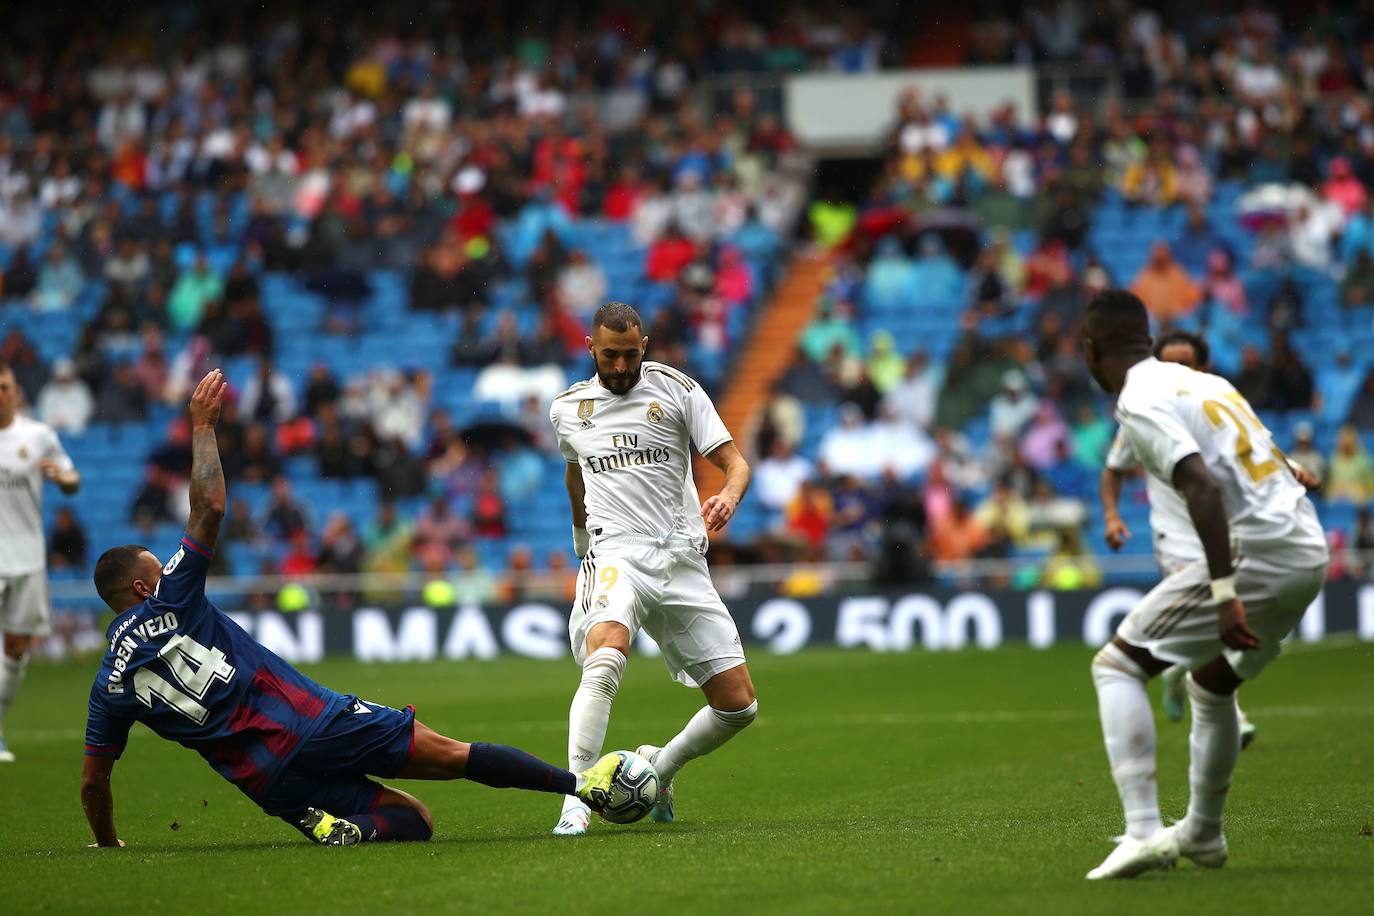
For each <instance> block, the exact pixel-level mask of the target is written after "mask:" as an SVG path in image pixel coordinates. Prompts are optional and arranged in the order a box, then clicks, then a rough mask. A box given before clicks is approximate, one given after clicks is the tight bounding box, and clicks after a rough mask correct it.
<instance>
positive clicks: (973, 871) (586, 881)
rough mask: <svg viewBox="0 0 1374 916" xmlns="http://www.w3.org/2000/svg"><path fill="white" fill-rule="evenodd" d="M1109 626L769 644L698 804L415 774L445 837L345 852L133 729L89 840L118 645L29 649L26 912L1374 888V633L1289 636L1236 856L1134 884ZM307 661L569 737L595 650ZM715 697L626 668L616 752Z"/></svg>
mask: <svg viewBox="0 0 1374 916" xmlns="http://www.w3.org/2000/svg"><path fill="white" fill-rule="evenodd" d="M1089 657H1090V653H1089V652H1088V651H1087V650H1084V649H1081V648H1077V647H1070V648H1062V649H1055V650H1052V651H1032V650H1029V649H1023V648H1010V649H1004V650H999V651H996V652H975V651H969V652H958V653H940V654H930V653H913V654H902V655H875V654H869V653H856V652H840V651H812V652H807V653H805V654H801V655H796V656H791V657H768V656H763V655H758V656H757V657H756V658H755V659H754V662H753V665H752V667H753V672H754V677H755V680H756V682H757V684H758V687H759V693H760V702H761V716H760V719H759V721H758V723H757V724H756V725H755V726H754V727H753V728H752V729H751V730H749V731H747V732H746V733H745V734H744V735H743V736H742V737H741V738H740V739H739V740H737V741H736V742H735V743H733V744H732V745H729V746H727V747H726V748H725V749H724V750H722V751H721V752H720V753H719V754H717V755H715V756H714V757H711V758H707V759H703V760H700V761H697V762H696V763H694V764H692V765H691V766H690V767H689V768H688V769H687V770H685V771H684V773H683V775H682V777H681V778H680V783H679V795H678V798H679V802H678V812H679V823H677V824H675V825H672V826H669V827H661V826H658V825H654V824H650V823H649V822H647V821H646V822H643V823H641V824H636V825H632V826H628V827H616V826H612V825H609V824H605V823H604V822H598V823H596V824H595V825H594V830H593V833H592V835H590V836H588V837H585V838H581V839H574V840H568V839H555V838H553V837H551V836H549V835H548V830H549V828H550V827H551V826H552V825H553V822H554V819H555V815H556V814H557V811H558V807H559V801H558V799H557V798H555V797H553V796H546V795H536V794H529V793H521V792H514V791H495V790H492V789H487V788H485V787H483V786H478V785H473V784H469V783H463V782H459V783H442V784H441V783H433V784H425V783H406V784H404V785H405V788H407V789H409V790H410V791H412V792H414V793H415V794H417V795H419V796H420V797H421V798H423V799H424V800H425V801H426V802H427V803H428V804H429V806H430V808H431V810H432V811H433V812H434V817H435V822H436V833H435V838H434V840H433V841H432V842H431V843H428V844H410V845H382V844H379V845H376V846H364V847H360V848H352V849H323V848H316V847H312V846H309V845H307V844H306V843H305V842H304V841H302V840H301V839H300V838H299V837H298V836H297V835H296V834H295V833H294V832H293V831H291V830H290V829H289V828H287V827H286V826H285V825H283V824H281V823H280V822H278V821H275V820H272V819H269V818H267V817H265V816H264V815H262V814H261V813H260V812H259V811H258V809H257V808H255V807H254V806H253V805H252V804H251V803H250V802H249V801H248V800H247V799H245V798H244V797H242V796H241V795H239V794H238V792H237V791H236V790H235V789H233V788H232V787H231V786H229V784H227V783H225V782H223V781H222V780H221V779H220V778H219V777H218V776H217V775H215V773H214V772H213V771H211V770H210V769H209V767H207V766H206V765H205V764H204V763H203V762H202V761H201V760H200V758H199V757H197V756H196V755H195V754H193V753H192V752H190V751H187V750H185V749H183V748H181V747H179V746H177V745H173V744H170V743H167V742H164V741H161V740H160V739H158V738H156V737H155V736H153V735H152V734H151V733H149V732H147V731H146V730H143V729H136V730H135V733H134V735H133V737H132V739H131V741H130V744H129V749H128V751H127V752H126V753H125V755H124V758H123V760H122V761H121V762H120V764H119V766H118V767H117V768H116V771H115V793H116V815H117V822H118V824H119V827H120V832H121V835H122V836H123V837H124V838H125V839H126V840H127V842H128V843H129V848H128V849H127V850H123V851H115V850H91V849H86V848H85V844H86V843H87V842H89V841H90V837H89V836H88V833H87V828H86V824H85V820H84V818H83V817H82V814H81V809H80V804H79V801H78V797H77V783H78V774H79V771H80V767H81V737H82V727H83V723H84V716H85V698H86V693H87V691H88V689H89V684H90V678H91V675H92V673H93V664H92V663H85V664H70V665H56V666H54V665H34V666H33V667H32V668H31V670H30V674H29V678H28V681H27V683H26V684H25V688H24V692H23V694H22V695H21V696H20V698H19V702H18V703H17V704H16V707H15V709H14V710H13V712H12V713H11V717H10V723H9V726H8V728H7V732H8V737H9V741H10V746H11V747H12V748H13V749H14V750H15V751H16V753H17V754H18V755H19V762H18V763H17V764H15V765H12V766H7V767H3V768H0V874H3V876H4V877H3V881H2V882H0V911H3V912H6V913H28V912H75V911H77V910H83V911H96V912H102V913H118V912H134V911H142V912H153V911H162V912H184V913H202V912H211V913H256V912H267V911H274V912H279V913H284V912H322V911H325V910H330V911H332V912H371V911H378V910H381V909H382V908H383V907H387V906H395V907H398V908H404V909H405V911H408V912H417V913H440V912H454V911H470V910H471V911H475V910H479V909H480V910H481V911H482V912H488V913H494V912H571V913H594V912H600V913H611V912H617V911H620V912H625V911H640V910H643V911H646V912H652V913H659V912H667V913H678V912H684V913H685V912H692V913H710V912H723V911H727V910H728V911H759V912H787V913H798V912H836V911H841V912H848V911H867V912H914V911H930V912H939V913H967V912H998V913H1002V912H1031V913H1039V912H1045V913H1066V912H1082V913H1143V912H1161V913H1163V912H1177V913H1185V912H1186V913H1217V912H1226V911H1236V912H1242V913H1246V914H1252V913H1299V912H1302V913H1312V912H1320V913H1322V914H1324V916H1331V914H1337V913H1355V912H1362V913H1368V912H1371V908H1374V903H1371V900H1374V836H1369V835H1368V834H1369V832H1370V825H1372V824H1374V645H1363V646H1360V645H1344V646H1339V647H1332V646H1323V647H1319V648H1318V649H1316V650H1309V651H1298V652H1294V653H1293V654H1291V655H1290V656H1285V657H1284V658H1283V659H1282V660H1281V661H1280V662H1278V663H1277V664H1275V665H1274V666H1273V667H1272V668H1271V669H1270V670H1269V671H1268V672H1267V673H1266V675H1265V677H1264V678H1262V679H1261V680H1259V681H1258V682H1256V683H1255V684H1252V685H1249V686H1247V687H1246V688H1245V690H1244V691H1243V693H1242V699H1243V701H1244V705H1245V706H1246V707H1247V709H1248V711H1249V712H1250V714H1251V716H1252V718H1254V719H1255V721H1256V722H1258V723H1259V726H1260V734H1259V740H1258V741H1257V742H1256V744H1255V746H1254V747H1253V748H1251V749H1250V750H1248V751H1246V752H1245V753H1244V754H1243V755H1242V756H1241V761H1240V766H1239V768H1238V771H1237V774H1236V781H1235V786H1234V789H1233V791H1232V796H1231V798H1232V801H1231V807H1230V811H1229V820H1228V828H1227V833H1228V837H1229V839H1230V842H1231V856H1232V858H1231V863H1230V864H1229V865H1228V866H1227V867H1226V868H1225V869H1224V870H1222V871H1220V872H1203V871H1199V870H1197V869H1194V868H1193V867H1192V866H1191V865H1189V864H1187V863H1184V864H1181V865H1180V867H1179V868H1178V869H1177V870H1175V871H1173V872H1171V873H1167V874H1164V873H1161V874H1156V875H1152V876H1148V877H1145V878H1142V879H1138V880H1136V881H1133V882H1122V883H1111V884H1096V883H1094V884H1090V883H1088V882H1087V881H1085V880H1084V879H1083V875H1084V873H1085V872H1086V871H1087V870H1088V869H1089V868H1091V867H1092V866H1094V865H1096V864H1097V863H1098V861H1100V860H1101V858H1102V857H1103V856H1105V855H1106V853H1107V852H1108V851H1109V850H1110V846H1109V844H1108V841H1107V838H1108V837H1109V836H1111V835H1113V834H1114V833H1117V832H1119V830H1120V814H1119V811H1118V806H1117V801H1116V795H1115V791H1114V789H1113V787H1112V785H1111V781H1110V778H1109V776H1108V773H1107V767H1106V762H1105V756H1104V754H1103V751H1102V747H1101V739H1100V735H1099V732H1098V726H1097V721H1096V711H1095V710H1096V706H1095V702H1094V697H1093V692H1092V688H1091V683H1090V680H1089V677H1088V672H1087V664H1088V660H1089ZM309 670H310V673H311V674H312V675H314V676H315V677H317V678H318V679H319V680H321V681H323V682H324V683H326V684H328V685H330V686H333V687H335V688H339V689H341V690H345V691H350V692H357V693H360V694H362V695H363V696H365V697H366V698H368V699H371V700H376V701H378V702H385V703H391V704H397V705H399V704H404V703H408V702H409V703H414V704H415V705H416V706H417V707H418V709H419V711H420V717H421V719H423V720H424V721H425V722H427V723H428V724H430V725H432V726H434V727H436V728H438V729H440V730H441V731H444V732H446V733H449V734H452V735H455V736H458V737H462V738H468V739H475V738H480V739H483V740H491V741H500V742H506V743H511V744H515V745H518V746H521V747H524V748H526V749H527V750H530V751H533V752H535V753H538V754H540V755H542V756H544V757H546V758H548V759H551V760H559V759H560V758H561V757H562V755H563V754H564V752H565V750H564V748H565V744H564V742H565V728H566V724H565V721H566V720H565V713H566V709H567V702H568V699H569V696H570V694H571V691H572V689H573V686H574V681H575V674H576V671H575V669H574V668H573V667H572V665H571V664H570V663H567V662H563V663H547V662H534V661H525V660H514V659H503V660H500V661H496V662H476V663H466V664H446V663H435V664H416V665H405V666H401V665H395V666H366V665H361V664H356V663H351V662H330V663H326V664H322V665H317V666H314V667H313V668H311V669H309ZM698 703H699V694H697V693H696V692H694V691H688V690H685V689H683V688H681V687H678V686H675V685H673V684H671V683H669V682H668V680H667V678H666V677H665V676H664V672H663V668H662V665H661V663H660V662H659V661H657V660H655V659H639V658H637V659H635V660H634V661H632V662H631V664H630V667H629V670H628V673H627V677H626V682H625V684H624V686H623V687H622V689H621V693H620V696H619V698H618V699H617V701H616V707H615V715H614V716H613V719H612V722H611V732H610V735H609V738H608V745H607V748H608V749H610V748H615V747H630V748H633V747H635V746H636V745H638V744H639V743H641V742H644V741H654V742H655V743H659V742H661V741H663V740H665V739H666V738H668V737H669V736H670V735H671V734H672V733H673V731H675V730H676V728H677V727H678V726H680V724H681V723H682V722H683V721H685V720H686V718H687V717H688V716H689V715H690V714H691V713H692V711H693V710H694V709H695V708H696V707H697V705H698ZM1186 755H1187V726H1186V724H1184V725H1172V724H1170V723H1168V722H1167V721H1163V720H1161V721H1160V773H1161V798H1162V800H1163V803H1164V809H1165V815H1166V817H1170V816H1173V817H1178V816H1181V815H1182V813H1183V811H1184V808H1185V805H1186V800H1187V778H1186V772H1187V763H1186Z"/></svg>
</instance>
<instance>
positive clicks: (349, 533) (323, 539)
mask: <svg viewBox="0 0 1374 916" xmlns="http://www.w3.org/2000/svg"><path fill="white" fill-rule="evenodd" d="M316 561H317V562H316V565H317V569H318V571H319V572H322V573H342V574H346V575H353V574H356V573H358V572H359V571H361V569H362V563H363V544H362V541H361V539H359V537H358V533H357V532H356V531H354V530H353V522H352V521H351V520H350V519H349V517H348V515H347V514H345V513H343V512H335V513H334V514H332V515H331V516H329V520H328V521H327V522H325V526H324V531H322V532H321V533H320V551H319V555H318V557H317V558H316Z"/></svg>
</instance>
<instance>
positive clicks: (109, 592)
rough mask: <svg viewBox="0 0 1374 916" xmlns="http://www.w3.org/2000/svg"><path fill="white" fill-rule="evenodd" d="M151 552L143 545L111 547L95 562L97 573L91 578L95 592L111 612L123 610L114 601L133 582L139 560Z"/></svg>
mask: <svg viewBox="0 0 1374 916" xmlns="http://www.w3.org/2000/svg"><path fill="white" fill-rule="evenodd" d="M149 552H150V551H149V550H148V548H147V547H144V546H143V545H142V544H125V545H124V546H122V547H111V548H110V549H109V550H107V551H105V552H104V553H102V554H101V555H100V559H99V560H96V561H95V572H94V573H93V574H92V575H91V578H92V579H94V580H95V590H96V593H97V594H98V595H100V600H101V601H104V602H105V603H106V604H108V605H109V606H110V609H111V610H115V611H122V610H123V608H118V607H115V606H114V600H115V599H116V598H118V597H119V594H120V592H122V591H124V589H126V588H128V587H129V583H130V582H131V581H133V580H132V577H133V574H134V571H135V570H137V569H138V558H139V557H141V556H142V555H143V554H145V553H149Z"/></svg>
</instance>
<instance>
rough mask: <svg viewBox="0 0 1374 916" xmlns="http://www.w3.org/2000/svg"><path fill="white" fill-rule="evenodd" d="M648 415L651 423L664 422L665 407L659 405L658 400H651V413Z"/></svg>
mask: <svg viewBox="0 0 1374 916" xmlns="http://www.w3.org/2000/svg"><path fill="white" fill-rule="evenodd" d="M648 417H649V422H650V423H662V422H663V407H662V406H660V405H659V403H658V401H650V402H649V413H648Z"/></svg>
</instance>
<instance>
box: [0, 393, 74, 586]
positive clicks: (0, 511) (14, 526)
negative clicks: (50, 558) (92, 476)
mask: <svg viewBox="0 0 1374 916" xmlns="http://www.w3.org/2000/svg"><path fill="white" fill-rule="evenodd" d="M45 458H49V459H51V460H53V461H55V462H57V466H58V467H59V468H61V469H62V470H64V471H69V470H71V469H72V460H71V458H69V457H67V453H66V451H65V450H63V448H62V443H61V442H60V441H58V438H57V433H55V432H53V430H52V427H51V426H48V425H47V424H46V423H40V422H39V421H37V420H35V419H32V418H31V417H26V416H23V415H22V414H16V415H15V417H14V422H12V423H11V424H10V425H9V426H6V427H4V428H3V429H0V576H20V575H24V574H26V573H33V572H41V571H42V570H43V569H45V568H46V567H47V550H46V542H45V540H44V537H43V474H42V472H40V471H39V470H38V462H40V461H42V460H43V459H45Z"/></svg>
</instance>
